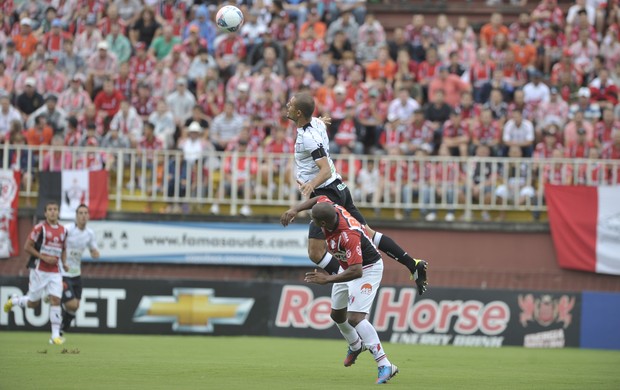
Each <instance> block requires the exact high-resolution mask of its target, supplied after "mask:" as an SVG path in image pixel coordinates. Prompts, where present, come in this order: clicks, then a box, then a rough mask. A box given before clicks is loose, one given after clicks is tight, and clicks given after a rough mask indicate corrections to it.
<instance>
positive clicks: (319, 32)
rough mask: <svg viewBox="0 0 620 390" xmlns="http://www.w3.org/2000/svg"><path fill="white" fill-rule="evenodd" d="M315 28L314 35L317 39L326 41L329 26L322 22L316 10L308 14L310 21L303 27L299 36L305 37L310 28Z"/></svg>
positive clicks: (313, 9)
mask: <svg viewBox="0 0 620 390" xmlns="http://www.w3.org/2000/svg"><path fill="white" fill-rule="evenodd" d="M310 26H312V27H314V35H315V37H316V38H317V39H324V38H325V33H326V32H327V25H326V24H325V23H323V22H321V15H319V11H318V10H317V9H316V8H312V9H311V10H310V13H309V14H308V20H307V21H306V22H305V23H304V24H302V25H301V29H300V30H299V35H300V36H303V35H304V33H305V32H306V30H307V29H308V27H310Z"/></svg>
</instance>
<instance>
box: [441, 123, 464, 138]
mask: <svg viewBox="0 0 620 390" xmlns="http://www.w3.org/2000/svg"><path fill="white" fill-rule="evenodd" d="M464 135H465V136H467V137H469V126H467V123H466V122H463V121H462V120H461V123H460V124H459V125H458V126H457V125H455V124H454V123H453V122H452V120H448V121H446V123H444V125H443V136H444V137H446V138H453V137H462V136H464Z"/></svg>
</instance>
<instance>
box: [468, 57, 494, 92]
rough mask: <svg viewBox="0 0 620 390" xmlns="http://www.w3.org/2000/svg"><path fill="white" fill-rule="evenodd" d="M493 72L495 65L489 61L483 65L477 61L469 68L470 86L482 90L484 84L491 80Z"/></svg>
mask: <svg viewBox="0 0 620 390" xmlns="http://www.w3.org/2000/svg"><path fill="white" fill-rule="evenodd" d="M494 70H495V64H494V63H493V62H491V61H487V62H485V63H482V62H478V61H476V62H474V65H473V66H472V67H471V70H470V72H471V75H470V80H471V84H472V85H473V86H474V87H475V88H482V86H483V85H484V84H486V83H487V82H488V81H489V80H491V77H492V76H493V71H494Z"/></svg>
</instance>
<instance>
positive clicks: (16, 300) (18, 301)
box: [11, 295, 29, 309]
mask: <svg viewBox="0 0 620 390" xmlns="http://www.w3.org/2000/svg"><path fill="white" fill-rule="evenodd" d="M11 299H12V300H13V304H14V305H16V306H19V307H21V308H22V309H25V308H26V307H28V301H29V298H28V295H24V296H22V297H13V298H11Z"/></svg>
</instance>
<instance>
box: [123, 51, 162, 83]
mask: <svg viewBox="0 0 620 390" xmlns="http://www.w3.org/2000/svg"><path fill="white" fill-rule="evenodd" d="M155 63H156V61H155V58H153V57H151V56H150V55H147V56H146V57H144V58H143V59H141V58H139V57H138V56H135V57H133V58H131V59H130V60H129V74H131V75H133V76H134V77H135V79H136V80H138V81H140V80H143V79H145V78H146V77H147V76H149V75H150V74H151V73H153V71H154V70H155Z"/></svg>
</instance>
